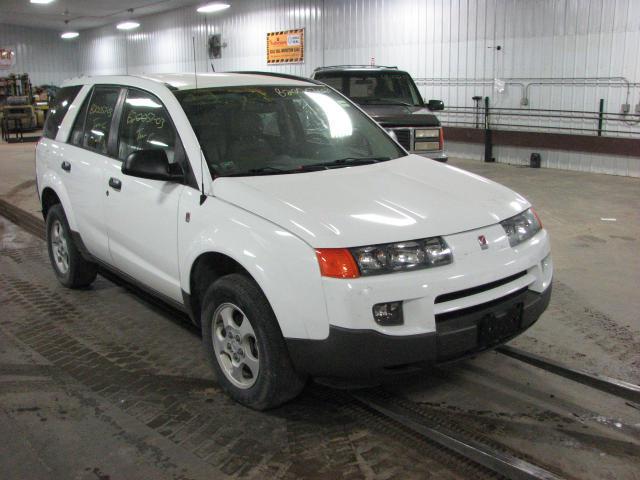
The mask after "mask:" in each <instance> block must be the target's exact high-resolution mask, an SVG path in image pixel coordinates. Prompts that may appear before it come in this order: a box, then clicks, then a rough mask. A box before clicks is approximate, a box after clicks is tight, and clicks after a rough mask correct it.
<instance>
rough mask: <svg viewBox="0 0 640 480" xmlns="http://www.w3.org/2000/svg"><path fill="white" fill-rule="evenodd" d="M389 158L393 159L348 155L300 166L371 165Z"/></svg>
mask: <svg viewBox="0 0 640 480" xmlns="http://www.w3.org/2000/svg"><path fill="white" fill-rule="evenodd" d="M387 160H391V159H390V158H389V157H367V158H355V157H346V158H339V159H337V160H332V161H331V162H322V163H312V164H310V165H301V166H300V168H301V169H302V170H304V171H309V170H327V169H329V168H340V167H349V166H353V165H369V164H371V163H378V162H384V161H387Z"/></svg>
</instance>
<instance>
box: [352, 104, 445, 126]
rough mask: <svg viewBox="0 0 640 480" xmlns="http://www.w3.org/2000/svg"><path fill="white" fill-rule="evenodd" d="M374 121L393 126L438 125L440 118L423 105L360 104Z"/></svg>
mask: <svg viewBox="0 0 640 480" xmlns="http://www.w3.org/2000/svg"><path fill="white" fill-rule="evenodd" d="M359 106H360V108H362V109H363V110H364V111H365V112H367V113H368V114H369V115H370V116H371V117H372V118H373V119H374V120H375V121H376V122H378V123H379V124H380V125H382V126H383V127H387V128H389V127H395V126H415V127H438V126H440V120H438V117H436V116H435V115H434V114H433V113H431V110H429V109H428V108H425V107H415V106H404V105H371V104H366V103H365V104H360V105H359Z"/></svg>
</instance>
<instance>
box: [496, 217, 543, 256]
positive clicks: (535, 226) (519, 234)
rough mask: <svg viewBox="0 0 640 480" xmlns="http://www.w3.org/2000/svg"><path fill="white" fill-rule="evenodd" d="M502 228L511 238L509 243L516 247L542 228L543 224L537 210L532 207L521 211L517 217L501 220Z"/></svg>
mask: <svg viewBox="0 0 640 480" xmlns="http://www.w3.org/2000/svg"><path fill="white" fill-rule="evenodd" d="M500 225H502V228H504V231H505V232H506V234H507V237H508V238H509V245H511V246H512V247H515V246H516V245H519V244H521V243H522V242H524V241H526V240H529V239H530V238H531V237H533V236H534V235H535V234H536V233H538V232H539V231H540V230H542V224H541V223H540V219H539V218H538V215H536V212H534V211H533V209H532V208H530V209H529V210H527V211H525V212H522V213H519V214H518V215H516V216H515V217H511V218H507V219H506V220H503V221H502V222H500Z"/></svg>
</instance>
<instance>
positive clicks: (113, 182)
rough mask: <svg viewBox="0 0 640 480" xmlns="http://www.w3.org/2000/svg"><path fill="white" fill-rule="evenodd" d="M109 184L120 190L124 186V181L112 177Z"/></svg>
mask: <svg viewBox="0 0 640 480" xmlns="http://www.w3.org/2000/svg"><path fill="white" fill-rule="evenodd" d="M109 186H110V187H111V188H113V189H114V190H117V191H120V189H121V188H122V182H121V181H120V180H118V179H117V178H113V177H111V178H110V179H109Z"/></svg>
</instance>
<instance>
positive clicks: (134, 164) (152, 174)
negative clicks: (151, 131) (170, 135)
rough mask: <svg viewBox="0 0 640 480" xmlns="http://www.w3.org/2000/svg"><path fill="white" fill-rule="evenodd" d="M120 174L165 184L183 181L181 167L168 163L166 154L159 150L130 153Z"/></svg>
mask: <svg viewBox="0 0 640 480" xmlns="http://www.w3.org/2000/svg"><path fill="white" fill-rule="evenodd" d="M122 173H124V174H125V175H131V176H132V177H140V178H149V179H151V180H164V181H166V182H182V181H184V171H183V170H182V167H181V166H180V165H179V164H177V163H169V159H168V158H167V152H165V151H164V150H160V149H154V150H138V151H135V152H131V153H130V154H129V156H128V157H127V159H126V160H125V161H124V163H123V164H122Z"/></svg>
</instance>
